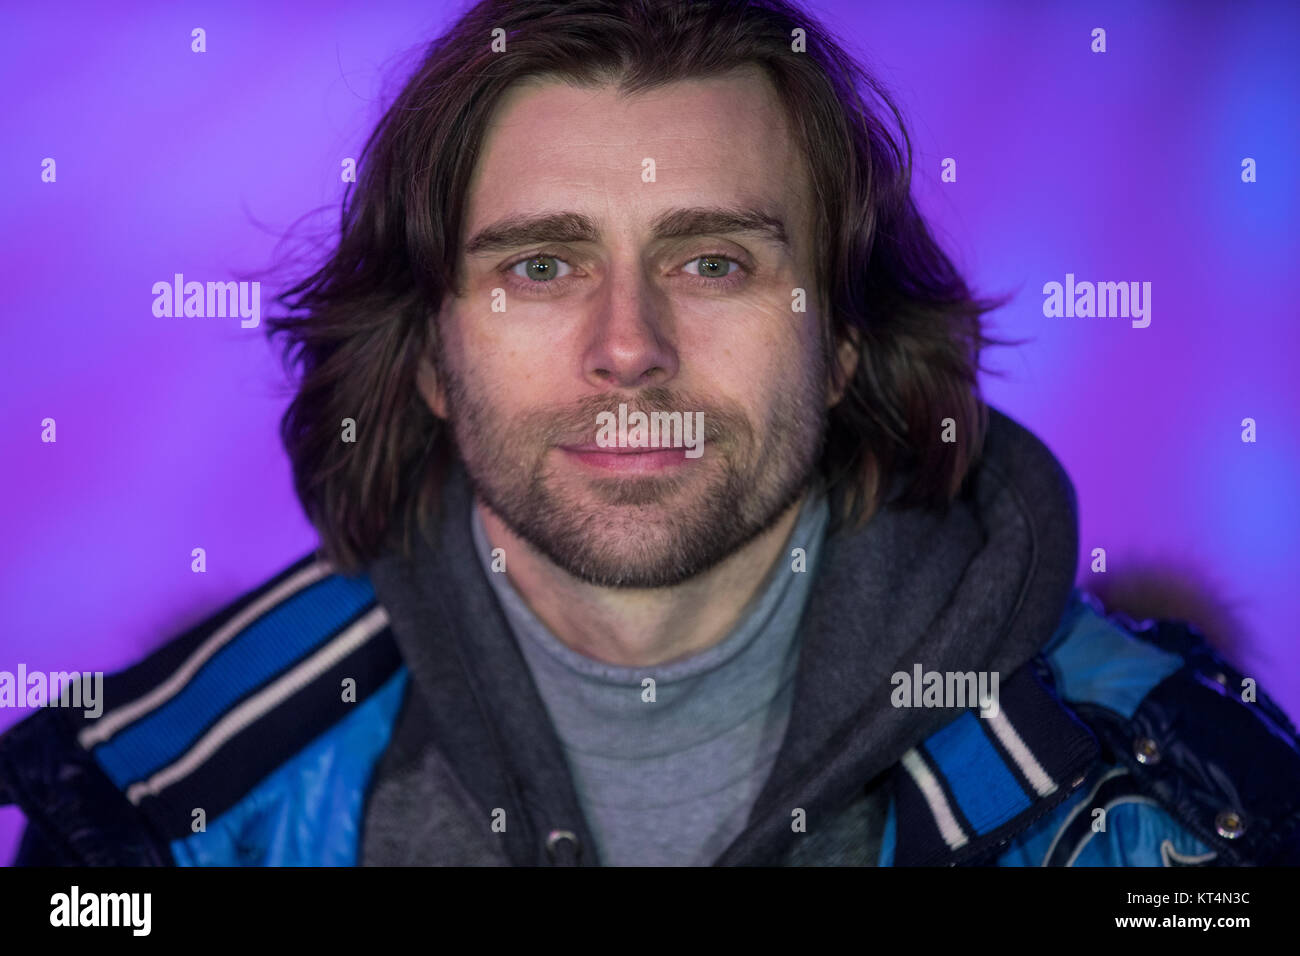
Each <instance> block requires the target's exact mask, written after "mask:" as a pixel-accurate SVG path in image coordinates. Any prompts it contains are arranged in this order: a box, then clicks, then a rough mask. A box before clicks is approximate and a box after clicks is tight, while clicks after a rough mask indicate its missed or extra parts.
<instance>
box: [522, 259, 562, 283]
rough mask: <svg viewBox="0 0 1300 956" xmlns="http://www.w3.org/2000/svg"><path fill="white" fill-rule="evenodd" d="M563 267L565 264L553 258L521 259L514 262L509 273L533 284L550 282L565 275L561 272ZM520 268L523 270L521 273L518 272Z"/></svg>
mask: <svg viewBox="0 0 1300 956" xmlns="http://www.w3.org/2000/svg"><path fill="white" fill-rule="evenodd" d="M563 265H565V263H564V262H563V261H562V260H561V259H558V258H556V257H555V256H533V257H532V258H530V259H521V260H520V261H519V262H516V263H515V264H514V265H513V266H511V267H510V271H511V272H513V273H514V274H515V275H517V276H519V277H520V278H521V279H528V280H530V281H533V282H550V281H551V280H552V279H557V278H559V277H560V276H561V275H565V274H567V273H564V272H562V271H561V267H562V266H563ZM520 266H522V267H523V269H524V271H523V272H522V273H521V272H519V267H520Z"/></svg>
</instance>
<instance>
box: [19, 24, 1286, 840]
mask: <svg viewBox="0 0 1300 956" xmlns="http://www.w3.org/2000/svg"><path fill="white" fill-rule="evenodd" d="M855 90H856V91H857V93H856V94H855V92H854V91H855ZM873 91H874V92H875V94H876V96H877V97H878V98H879V99H880V101H881V102H882V103H883V104H884V105H885V106H886V107H889V108H890V109H892V106H890V104H889V101H888V99H887V98H885V97H884V95H883V94H882V93H880V92H879V90H878V88H877V87H876V86H875V85H874V84H873V83H872V82H871V81H870V79H869V78H868V77H866V76H865V74H863V73H861V72H860V69H859V68H858V67H857V66H855V65H854V64H853V63H852V61H851V60H850V59H849V58H848V57H847V56H846V55H845V54H844V53H843V52H842V51H841V50H839V49H838V47H836V46H835V44H834V43H833V42H832V41H831V39H830V38H829V37H828V36H827V35H826V33H825V32H824V30H822V29H821V28H820V27H818V25H817V24H815V23H814V22H812V21H811V20H810V19H808V18H807V17H806V16H805V15H803V14H802V13H800V12H798V11H796V10H794V9H792V8H790V7H787V6H785V5H784V4H782V3H777V2H770V0H769V2H764V3H753V4H742V3H699V2H662V3H633V2H618V0H608V2H576V3H568V2H565V3H559V2H549V0H524V2H510V3H505V2H485V3H482V4H480V5H479V6H477V7H475V8H474V9H473V10H471V11H470V12H469V13H468V14H466V16H465V17H464V18H463V19H462V20H461V21H460V22H458V23H457V24H456V25H455V26H453V27H452V29H451V30H450V31H449V33H448V34H447V35H446V36H445V37H444V38H443V39H442V40H440V41H439V42H437V43H435V44H434V45H433V46H432V47H431V48H430V50H429V53H428V56H427V58H426V60H425V62H424V63H423V64H422V65H421V67H420V68H419V70H418V71H417V72H416V74H415V76H413V77H412V78H411V80H410V82H409V83H408V85H407V87H406V88H405V90H404V91H403V92H402V94H401V95H400V96H399V98H398V100H397V102H396V103H395V104H394V105H393V107H392V108H391V110H390V111H389V112H388V114H387V116H386V117H385V119H384V120H383V122H382V123H381V125H380V127H379V129H378V131H377V132H376V134H375V136H374V137H373V138H372V140H371V142H370V144H369V145H368V147H367V152H366V154H365V157H364V159H363V162H362V164H361V168H362V175H361V180H360V182H359V184H358V188H357V191H356V193H355V195H353V196H351V197H350V199H349V202H348V204H347V208H346V213H345V216H344V223H343V230H342V235H341V238H340V242H339V245H338V247H337V249H336V251H335V252H334V254H333V255H332V257H331V258H330V260H329V261H328V262H327V263H326V264H325V265H324V266H323V267H322V268H321V270H320V271H319V272H317V273H316V274H315V275H313V276H312V277H310V278H309V279H307V280H305V281H303V282H302V283H300V284H299V285H297V286H296V287H295V288H293V289H292V290H290V292H289V293H288V294H287V295H286V296H285V297H284V301H285V303H286V304H287V305H289V306H290V307H291V310H292V312H293V313H294V314H292V315H290V316H287V317H285V318H284V319H282V320H280V321H278V322H276V323H274V324H273V328H274V329H275V331H276V332H277V333H281V334H285V335H287V337H288V339H289V348H290V349H293V350H296V353H295V354H296V356H297V358H298V360H299V361H300V365H301V372H302V383H301V387H300V390H299V393H298V396H297V398H296V399H295V401H294V403H293V405H292V406H291V407H290V409H289V411H288V413H287V415H286V418H285V422H284V429H283V434H284V438H285V443H286V447H287V449H288V451H289V454H290V456H291V458H292V460H293V465H294V473H295V480H296V486H297V490H298V493H299V496H300V498H301V500H302V502H303V505H304V508H305V509H306V511H307V513H308V514H309V515H310V517H311V518H312V520H313V522H314V523H315V525H316V526H317V528H318V529H319V530H320V534H321V539H322V547H321V549H320V551H319V553H313V554H311V555H308V556H306V557H304V558H303V559H302V560H300V561H298V562H296V563H295V564H294V565H293V566H292V567H290V568H288V569H286V570H285V571H284V572H283V573H282V574H280V575H278V576H277V577H276V578H275V579H274V580H272V581H270V582H267V583H266V584H265V585H263V586H262V587H260V588H258V589H257V590H255V591H254V592H253V593H251V594H248V595H245V596H244V597H243V598H241V599H240V600H239V601H237V602H235V603H234V604H232V605H231V606H229V607H227V608H226V609H224V610H223V611H222V612H220V613H219V614H217V615H216V616H214V617H213V618H211V619H210V620H208V621H205V622H204V623H202V624H200V625H199V626H198V627H196V628H195V629H194V630H192V631H190V632H189V633H187V634H185V635H182V636H180V637H179V638H177V639H176V640H174V641H172V642H171V643H169V644H167V645H166V646H165V647H163V648H162V649H161V650H159V651H158V652H156V653H155V654H154V655H153V656H152V657H150V658H149V659H148V660H146V661H144V662H142V663H141V664H139V665H137V666H136V667H135V668H132V669H130V670H128V671H126V672H124V673H122V674H120V675H117V676H116V677H114V678H111V679H110V680H109V681H108V683H107V684H106V686H105V691H104V696H105V698H106V704H105V707H104V714H103V716H102V717H101V718H99V719H97V720H90V719H81V718H79V717H75V716H68V712H67V711H65V710H55V709H51V710H48V711H43V712H41V713H39V714H37V715H35V716H33V717H32V718H29V719H28V720H27V721H25V722H24V723H23V724H21V725H19V726H18V727H16V728H14V729H13V730H12V731H11V732H10V733H9V734H7V735H6V737H5V738H4V739H3V740H2V741H0V796H3V797H5V798H7V799H8V800H10V801H13V802H17V803H18V804H19V805H20V806H21V807H22V808H23V809H24V811H25V812H26V813H27V815H28V817H29V820H30V826H29V829H28V831H27V834H26V838H25V840H24V844H23V847H22V849H21V851H20V858H21V860H22V862H60V863H131V864H136V863H140V864H143V863H168V864H172V863H174V864H180V865H204V864H230V863H244V864H253V865H282V864H299V863H323V864H354V863H362V864H380V865H382V864H516V865H533V864H542V865H545V864H578V865H594V864H604V865H627V864H650V865H695V864H795V865H801V864H856V865H940V864H950V863H975V864H979V863H998V864H1006V865H1039V864H1051V865H1175V864H1178V865H1192V864H1207V863H1216V864H1224V863H1226V864H1244V863H1263V862H1297V861H1300V837H1298V834H1300V828H1297V823H1298V822H1300V805H1298V804H1297V794H1300V741H1298V740H1297V738H1296V736H1295V732H1294V728H1293V727H1292V726H1291V725H1290V723H1289V722H1288V720H1287V718H1286V716H1285V715H1284V714H1282V712H1281V711H1280V710H1278V708H1277V707H1276V706H1274V705H1273V704H1272V703H1271V702H1270V701H1269V700H1268V699H1267V698H1266V697H1265V696H1264V695H1263V694H1262V693H1260V694H1258V696H1257V697H1255V696H1252V695H1251V694H1249V693H1246V694H1243V692H1242V688H1243V685H1244V684H1245V683H1246V682H1244V680H1243V676H1242V675H1241V674H1240V673H1238V672H1237V671H1236V670H1234V669H1233V668H1232V667H1231V666H1230V665H1228V664H1227V663H1226V662H1224V661H1223V660H1222V659H1220V658H1219V657H1218V656H1217V655H1215V654H1214V653H1213V652H1212V651H1211V650H1210V649H1209V648H1208V647H1207V646H1206V644H1205V642H1204V640H1203V639H1202V638H1201V637H1200V635H1199V633H1198V632H1197V631H1196V630H1195V629H1194V628H1191V627H1190V626H1188V625H1185V624H1181V623H1178V622H1174V621H1150V622H1146V623H1144V624H1143V625H1141V626H1139V625H1138V624H1136V623H1134V622H1132V621H1129V620H1127V619H1123V618H1120V617H1118V616H1113V617H1107V616H1106V615H1105V613H1104V611H1103V610H1102V609H1101V608H1100V606H1099V605H1098V604H1097V603H1096V602H1095V601H1094V600H1092V599H1091V598H1089V597H1088V596H1087V595H1085V594H1083V593H1082V592H1080V591H1077V590H1074V589H1073V588H1072V584H1073V580H1074V575H1075V570H1076V551H1077V543H1078V542H1077V525H1076V515H1075V502H1074V495H1073V489H1072V487H1071V484H1070V482H1069V479H1068V478H1067V477H1066V475H1065V474H1064V472H1063V471H1062V469H1061V467H1060V465H1059V463H1058V462H1057V461H1056V460H1055V459H1054V458H1053V456H1052V455H1051V453H1050V452H1049V451H1048V450H1047V449H1046V448H1045V447H1044V446H1043V445H1042V444H1041V443H1040V442H1039V441H1038V440H1037V439H1036V438H1034V437H1033V436H1032V435H1031V434H1029V433H1028V432H1027V431H1026V430H1025V429H1023V428H1022V427H1021V426H1019V425H1017V424H1016V423H1014V422H1013V421H1012V420H1011V419H1009V418H1007V417H1006V416H1004V415H1002V414H1000V413H999V412H997V411H995V410H990V409H988V408H987V407H986V406H985V405H983V403H982V402H981V401H980V399H979V396H978V394H977V390H976V386H975V381H976V373H977V371H978V357H979V353H980V350H981V349H982V347H983V346H984V345H986V344H989V343H990V342H992V341H993V340H991V339H989V338H987V337H986V336H985V335H984V333H983V330H982V328H981V316H982V315H983V314H984V313H986V312H988V311H989V310H991V309H992V308H993V307H994V306H995V304H996V303H992V302H987V301H980V300H976V299H974V298H973V297H972V296H971V294H970V292H969V290H968V289H967V287H966V285H965V283H964V282H963V281H962V279H961V278H960V277H959V276H958V275H957V274H956V272H955V270H954V269H953V268H952V265H951V263H950V262H949V261H948V259H947V258H946V257H945V256H944V254H943V253H942V251H941V250H940V249H939V248H938V247H937V245H936V244H935V243H934V242H933V240H932V239H931V237H930V236H929V233H928V231H927V229H926V226H925V224H924V222H923V221H922V219H921V218H920V216H919V215H918V213H917V211H916V208H915V206H914V204H913V202H912V200H911V198H910V197H909V195H908V175H907V159H906V157H905V155H904V152H903V148H902V146H901V145H900V143H899V141H898V140H897V139H896V138H894V137H893V136H891V134H890V133H889V132H888V130H887V129H886V127H885V125H884V124H883V122H882V121H881V119H880V118H879V116H878V114H877V112H873V111H872V110H871V109H870V108H869V107H868V106H867V101H866V100H864V99H859V98H858V96H859V95H860V96H861V97H868V98H869V94H870V93H871V92H873ZM880 112H881V115H883V111H880ZM1264 766H1266V767H1268V768H1269V774H1268V776H1267V777H1265V776H1264V775H1263V774H1261V773H1260V772H1258V769H1257V768H1259V767H1264ZM1098 821H1100V824H1101V825H1100V826H1099V825H1098Z"/></svg>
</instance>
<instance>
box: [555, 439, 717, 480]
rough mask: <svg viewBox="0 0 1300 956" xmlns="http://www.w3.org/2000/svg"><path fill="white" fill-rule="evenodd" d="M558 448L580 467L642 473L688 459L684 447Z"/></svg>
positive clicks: (671, 466)
mask: <svg viewBox="0 0 1300 956" xmlns="http://www.w3.org/2000/svg"><path fill="white" fill-rule="evenodd" d="M559 450H560V451H561V452H563V453H564V456H565V457H566V458H567V459H569V460H570V461H572V462H575V463H577V464H578V465H579V466H581V467H583V468H589V469H596V470H600V471H615V472H620V473H623V474H644V473H648V472H657V471H662V470H664V469H668V468H680V467H682V466H684V465H685V464H686V463H687V462H688V461H693V460H695V459H690V458H687V457H686V449H685V448H601V447H600V446H599V445H561V446H560V448H559Z"/></svg>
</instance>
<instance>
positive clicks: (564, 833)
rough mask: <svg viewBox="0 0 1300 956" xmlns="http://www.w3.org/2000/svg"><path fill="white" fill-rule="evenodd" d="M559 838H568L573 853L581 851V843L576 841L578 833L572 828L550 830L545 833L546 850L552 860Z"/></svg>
mask: <svg viewBox="0 0 1300 956" xmlns="http://www.w3.org/2000/svg"><path fill="white" fill-rule="evenodd" d="M561 840H568V841H569V842H570V843H572V844H573V851H574V853H579V852H581V851H582V844H581V843H580V842H578V835H577V834H576V833H574V832H573V831H572V830H552V831H551V832H550V833H548V834H546V852H547V853H548V854H550V857H551V859H552V860H554V859H555V848H556V847H557V846H559V844H560V841H561Z"/></svg>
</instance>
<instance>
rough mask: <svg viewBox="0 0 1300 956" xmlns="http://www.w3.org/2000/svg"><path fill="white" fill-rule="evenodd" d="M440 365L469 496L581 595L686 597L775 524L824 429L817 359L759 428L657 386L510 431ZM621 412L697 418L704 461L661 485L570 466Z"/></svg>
mask: <svg viewBox="0 0 1300 956" xmlns="http://www.w3.org/2000/svg"><path fill="white" fill-rule="evenodd" d="M819 358H820V357H819ZM447 364H448V363H445V362H442V361H435V368H436V370H437V374H438V376H439V380H440V381H441V382H442V383H444V394H445V395H446V399H447V403H446V404H447V414H448V423H449V424H450V426H451V432H452V438H453V441H454V443H455V445H456V450H457V452H458V454H459V456H460V458H461V460H462V462H463V463H464V465H465V471H466V474H467V476H468V478H469V483H470V486H471V487H472V488H473V490H474V493H475V495H476V496H477V497H478V498H479V500H480V501H482V503H483V504H484V505H486V506H487V508H488V509H489V510H491V511H492V512H493V513H494V514H495V515H496V516H497V517H498V518H500V520H501V521H502V522H503V523H504V524H505V525H506V527H507V528H509V529H510V531H511V532H513V533H514V534H515V535H516V536H517V537H518V538H520V539H521V540H523V541H524V542H526V543H527V544H528V545H530V546H531V547H532V548H534V549H535V550H536V551H538V552H539V553H541V554H542V555H543V556H545V557H546V558H548V559H550V561H551V562H552V563H553V564H555V565H556V566H558V567H559V568H561V569H562V570H564V571H565V572H567V573H568V574H570V575H572V576H573V577H575V578H577V579H578V580H580V581H584V582H586V583H588V584H592V585H596V586H599V587H610V588H665V587H672V586H673V585H677V584H681V583H682V582H684V581H687V580H689V579H691V578H693V577H695V576H697V575H699V574H701V573H703V572H705V571H707V570H709V569H710V568H713V567H715V566H716V565H717V564H719V563H720V562H721V561H723V560H724V559H725V558H727V557H729V556H730V555H732V554H734V553H735V552H736V551H738V550H739V549H740V548H742V547H743V546H744V545H746V544H748V543H749V542H750V541H752V540H753V539H754V538H756V537H758V536H759V535H760V534H762V533H763V532H764V531H766V530H768V529H769V528H771V527H772V526H773V525H774V524H776V523H777V521H778V520H780V518H781V516H782V515H783V514H785V513H786V511H788V510H789V508H790V507H791V506H792V505H793V504H794V503H795V502H796V501H798V500H799V499H800V497H802V495H803V493H804V491H805V490H806V489H807V488H808V486H809V485H810V483H811V482H812V479H813V477H814V475H815V474H816V469H817V461H818V458H819V456H820V453H821V445H822V441H823V440H824V436H825V431H826V421H827V410H826V404H825V392H824V388H825V379H824V373H825V360H824V359H821V360H820V361H816V362H809V363H804V364H805V365H807V366H808V367H807V368H804V369H803V375H802V377H801V378H800V379H799V380H797V381H793V382H791V381H789V380H786V381H784V382H782V383H781V384H780V385H778V386H777V387H776V388H775V389H774V391H773V392H772V402H771V403H770V405H769V406H768V408H767V410H766V416H765V420H764V421H762V422H761V423H759V425H758V426H757V427H755V425H753V424H751V422H750V420H749V418H748V417H747V416H746V415H745V413H744V411H743V409H741V408H740V407H739V406H737V405H735V404H734V403H730V402H725V403H723V402H710V401H708V400H707V399H705V398H704V397H703V396H697V395H691V394H688V393H685V392H679V391H675V390H672V389H669V388H665V387H657V386H656V387H649V388H642V389H638V390H637V391H636V392H634V393H631V394H627V395H616V394H607V395H598V396H591V397H589V398H585V399H582V400H579V401H577V402H573V403H571V404H567V405H563V406H555V407H551V408H541V409H535V410H531V411H529V412H526V413H523V414H513V415H510V416H509V419H508V420H507V417H506V416H505V415H504V414H503V413H502V412H501V410H499V409H497V408H495V407H494V406H493V405H492V404H491V402H490V401H489V400H488V398H487V397H486V396H485V395H483V394H481V393H478V392H475V391H474V389H473V387H472V386H471V385H470V384H469V382H467V381H465V380H463V379H461V378H459V377H458V376H457V375H456V374H455V372H454V371H452V370H451V369H449V368H447V367H446V365H447ZM620 402H623V403H626V404H627V405H628V414H629V415H631V413H632V412H633V411H642V412H645V413H647V415H648V414H649V413H651V412H674V411H677V412H681V413H682V414H683V418H684V417H685V415H687V414H690V413H693V412H703V414H704V436H703V438H704V442H703V448H704V454H703V456H701V457H700V458H696V459H687V461H686V462H685V464H680V465H677V466H675V467H671V468H667V469H665V470H664V471H663V472H651V473H646V474H635V475H617V476H608V477H606V476H603V475H597V474H591V473H589V472H588V470H587V469H586V468H585V467H583V466H581V465H577V464H576V463H574V462H572V461H570V460H568V453H567V452H564V451H561V450H560V447H561V446H565V445H579V444H582V443H584V442H586V443H590V442H591V441H592V438H593V436H594V434H595V431H596V422H597V415H598V414H599V413H601V412H614V411H615V410H616V409H617V407H618V404H619V403H620Z"/></svg>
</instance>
